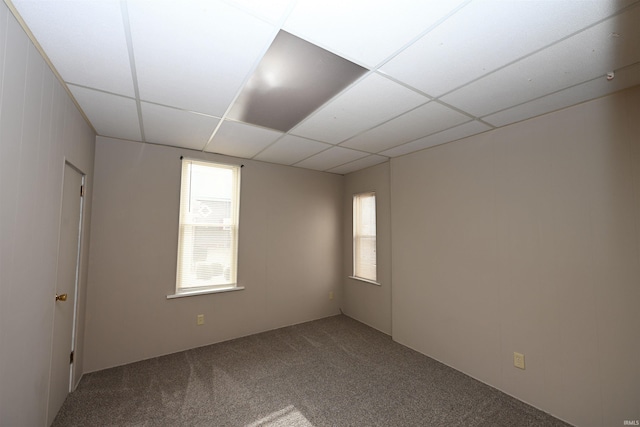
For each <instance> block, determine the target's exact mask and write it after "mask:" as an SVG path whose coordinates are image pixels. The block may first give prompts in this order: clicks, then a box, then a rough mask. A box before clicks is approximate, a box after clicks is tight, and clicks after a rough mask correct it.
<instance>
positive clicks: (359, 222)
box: [353, 192, 377, 282]
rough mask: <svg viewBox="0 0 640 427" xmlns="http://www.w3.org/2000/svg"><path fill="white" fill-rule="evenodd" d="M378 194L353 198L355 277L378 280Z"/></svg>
mask: <svg viewBox="0 0 640 427" xmlns="http://www.w3.org/2000/svg"><path fill="white" fill-rule="evenodd" d="M376 264H377V260H376V194H375V193H374V192H369V193H361V194H356V195H354V196H353V275H354V276H355V277H360V278H363V279H367V280H371V281H374V282H375V281H376V280H377V265H376Z"/></svg>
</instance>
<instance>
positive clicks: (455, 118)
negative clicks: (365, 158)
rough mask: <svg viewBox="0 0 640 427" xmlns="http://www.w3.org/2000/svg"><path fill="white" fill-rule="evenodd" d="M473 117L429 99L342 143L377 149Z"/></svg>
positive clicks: (343, 144)
mask: <svg viewBox="0 0 640 427" xmlns="http://www.w3.org/2000/svg"><path fill="white" fill-rule="evenodd" d="M470 120H471V118H470V117H469V116H466V115H464V114H462V113H459V112H457V111H455V110H452V109H451V108H448V107H446V106H444V105H442V104H439V103H437V102H429V103H427V104H425V105H423V106H420V107H418V108H416V109H414V110H411V111H409V112H408V113H405V114H403V115H402V116H400V117H398V118H396V119H393V120H391V121H388V122H386V123H384V124H382V125H380V126H378V127H375V128H373V129H371V130H368V131H366V132H364V133H361V134H360V135H358V136H356V137H354V138H351V139H349V140H347V141H345V142H343V143H342V144H340V146H341V147H347V148H355V149H358V150H362V151H368V152H370V153H378V152H380V151H383V150H386V149H389V148H391V147H395V146H397V145H400V144H403V143H405V142H409V141H413V140H414V139H418V138H421V137H423V136H427V135H431V134H432V133H436V132H439V131H441V130H443V129H447V128H450V127H452V126H456V125H459V124H460V123H464V122H468V121H470Z"/></svg>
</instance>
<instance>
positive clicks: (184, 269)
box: [176, 159, 240, 294]
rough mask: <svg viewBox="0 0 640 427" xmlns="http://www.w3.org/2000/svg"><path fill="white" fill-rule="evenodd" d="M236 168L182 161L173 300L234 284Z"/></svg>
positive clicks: (236, 229)
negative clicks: (174, 295)
mask: <svg viewBox="0 0 640 427" xmlns="http://www.w3.org/2000/svg"><path fill="white" fill-rule="evenodd" d="M239 202H240V166H237V165H224V164H218V163H209V162H202V161H197V160H190V159H183V160H182V185H181V190H180V231H179V241H178V271H177V280H176V294H185V293H190V292H196V291H204V290H208V289H218V288H229V287H235V286H236V284H237V281H236V274H237V254H238V212H239Z"/></svg>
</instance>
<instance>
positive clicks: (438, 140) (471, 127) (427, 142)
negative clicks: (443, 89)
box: [380, 121, 491, 157]
mask: <svg viewBox="0 0 640 427" xmlns="http://www.w3.org/2000/svg"><path fill="white" fill-rule="evenodd" d="M490 129H491V127H490V126H487V125H485V124H484V123H480V122H477V121H473V122H469V123H465V124H463V125H460V126H456V127H454V128H451V129H447V130H445V131H442V132H438V133H436V134H435V135H430V136H427V137H425V138H421V139H418V140H416V141H413V142H408V143H406V144H404V145H401V146H399V147H395V148H392V149H390V150H387V151H383V152H382V153H380V154H382V155H384V156H389V157H398V156H402V155H404V154H409V153H412V152H414V151H418V150H422V149H425V148H429V147H433V146H435V145H440V144H445V143H447V142H451V141H456V140H458V139H462V138H466V137H468V136H471V135H475V134H478V133H481V132H485V131H488V130H490Z"/></svg>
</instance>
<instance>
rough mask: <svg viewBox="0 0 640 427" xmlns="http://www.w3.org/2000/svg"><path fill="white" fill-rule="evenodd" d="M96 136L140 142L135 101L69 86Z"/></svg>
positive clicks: (140, 136)
mask: <svg viewBox="0 0 640 427" xmlns="http://www.w3.org/2000/svg"><path fill="white" fill-rule="evenodd" d="M69 90H71V93H73V96H74V97H75V98H76V101H78V104H80V107H81V108H82V110H83V111H84V113H85V114H86V115H87V118H88V119H89V121H90V122H91V124H92V125H93V127H94V128H95V130H96V132H98V135H101V136H108V137H111V138H121V139H129V140H132V141H140V139H141V138H142V135H141V133H140V121H139V120H138V107H137V106H136V101H135V99H132V98H126V97H123V96H119V95H113V94H109V93H104V92H99V91H97V90H92V89H86V88H83V87H78V86H73V85H69Z"/></svg>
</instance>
